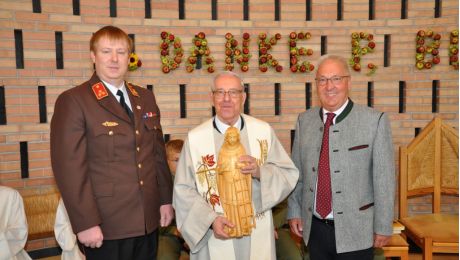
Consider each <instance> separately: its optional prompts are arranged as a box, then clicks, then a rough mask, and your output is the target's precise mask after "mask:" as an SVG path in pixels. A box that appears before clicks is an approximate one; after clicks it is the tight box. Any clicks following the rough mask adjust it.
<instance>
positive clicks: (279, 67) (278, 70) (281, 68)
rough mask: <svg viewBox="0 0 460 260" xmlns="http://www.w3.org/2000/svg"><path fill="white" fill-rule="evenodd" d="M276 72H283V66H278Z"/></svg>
mask: <svg viewBox="0 0 460 260" xmlns="http://www.w3.org/2000/svg"><path fill="white" fill-rule="evenodd" d="M275 70H276V71H277V72H281V71H283V66H281V65H277V66H276V68H275Z"/></svg>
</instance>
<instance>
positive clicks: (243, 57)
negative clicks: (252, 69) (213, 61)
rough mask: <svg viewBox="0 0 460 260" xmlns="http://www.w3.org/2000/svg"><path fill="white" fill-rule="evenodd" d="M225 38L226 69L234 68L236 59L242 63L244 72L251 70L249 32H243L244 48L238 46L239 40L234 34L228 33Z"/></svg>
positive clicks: (241, 67)
mask: <svg viewBox="0 0 460 260" xmlns="http://www.w3.org/2000/svg"><path fill="white" fill-rule="evenodd" d="M225 39H227V42H226V43H225V67H224V69H225V70H230V71H231V70H233V67H234V65H233V63H234V61H236V62H237V63H238V64H240V69H241V71H242V72H247V71H248V70H249V65H248V63H249V59H250V58H251V54H249V42H250V35H249V33H243V50H241V49H240V48H238V41H237V40H236V39H235V38H234V37H233V34H231V33H226V34H225Z"/></svg>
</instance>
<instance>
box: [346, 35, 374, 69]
mask: <svg viewBox="0 0 460 260" xmlns="http://www.w3.org/2000/svg"><path fill="white" fill-rule="evenodd" d="M362 40H366V41H367V45H366V46H364V47H361V41H362ZM374 48H375V41H374V35H373V34H370V33H369V34H368V33H365V32H353V33H352V34H351V58H350V60H349V62H348V63H349V64H350V66H351V67H352V68H353V70H354V71H357V72H360V71H361V57H362V56H364V55H366V54H368V53H370V52H374ZM367 68H368V69H369V72H368V73H366V75H367V76H371V75H373V74H374V73H375V71H376V70H377V65H375V64H374V63H368V64H367Z"/></svg>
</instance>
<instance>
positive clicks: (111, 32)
mask: <svg viewBox="0 0 460 260" xmlns="http://www.w3.org/2000/svg"><path fill="white" fill-rule="evenodd" d="M101 38H107V39H109V40H110V41H126V43H127V44H128V51H129V53H131V52H132V50H133V41H132V40H131V38H129V36H128V35H127V34H126V33H125V32H124V31H123V30H121V29H120V28H118V27H115V26H111V25H109V26H105V27H102V28H101V29H99V30H98V31H97V32H95V33H94V34H93V36H92V37H91V40H90V41H89V49H90V50H91V51H92V52H96V45H97V43H98V42H99V40H100V39H101Z"/></svg>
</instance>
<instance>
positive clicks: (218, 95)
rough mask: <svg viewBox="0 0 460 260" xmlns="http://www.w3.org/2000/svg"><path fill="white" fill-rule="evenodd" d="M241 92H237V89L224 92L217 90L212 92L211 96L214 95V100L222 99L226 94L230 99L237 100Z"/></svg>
mask: <svg viewBox="0 0 460 260" xmlns="http://www.w3.org/2000/svg"><path fill="white" fill-rule="evenodd" d="M242 92H243V90H239V89H229V90H228V91H225V90H223V89H218V90H213V91H212V94H214V96H215V97H216V98H224V97H225V94H228V95H229V96H230V97H231V98H237V97H239V96H240V94H241V93H242Z"/></svg>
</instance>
